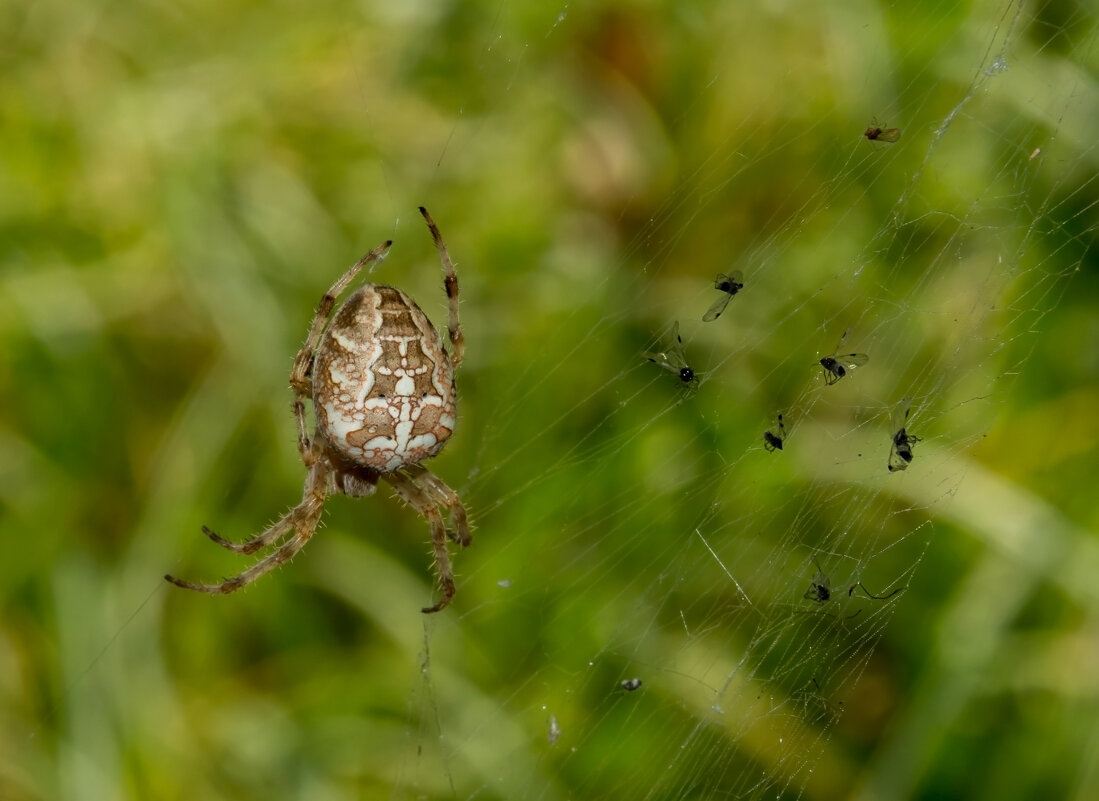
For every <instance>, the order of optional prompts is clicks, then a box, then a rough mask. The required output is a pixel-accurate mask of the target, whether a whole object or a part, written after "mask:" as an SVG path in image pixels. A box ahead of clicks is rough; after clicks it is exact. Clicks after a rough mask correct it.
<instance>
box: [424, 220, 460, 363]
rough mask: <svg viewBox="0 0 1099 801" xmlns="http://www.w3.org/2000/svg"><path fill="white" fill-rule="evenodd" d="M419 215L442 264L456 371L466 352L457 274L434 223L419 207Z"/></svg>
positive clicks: (448, 332) (451, 354)
mask: <svg viewBox="0 0 1099 801" xmlns="http://www.w3.org/2000/svg"><path fill="white" fill-rule="evenodd" d="M420 214H422V215H423V217H424V220H425V221H426V222H427V227H428V228H429V229H430V230H431V238H432V239H433V240H434V241H435V249H436V250H438V251H439V260H440V261H441V262H442V263H443V272H444V273H445V275H444V276H443V285H444V286H445V287H446V296H447V301H448V304H449V313H450V319H449V320H448V322H447V334H448V335H449V336H450V350H451V353H450V360H451V362H452V363H453V364H454V369H455V370H457V369H458V368H459V367H461V366H462V356H464V355H465V351H466V340H465V335H464V334H463V333H462V324H461V322H460V321H459V320H458V273H457V272H456V271H455V270H454V262H453V261H451V260H450V254H449V253H447V250H446V245H445V244H444V243H443V237H442V235H441V234H440V233H439V228H438V226H436V225H435V221H434V220H433V219H431V215H430V214H428V213H427V209H425V208H424V207H423V206H420Z"/></svg>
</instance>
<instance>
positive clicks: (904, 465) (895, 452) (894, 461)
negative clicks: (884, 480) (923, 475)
mask: <svg viewBox="0 0 1099 801" xmlns="http://www.w3.org/2000/svg"><path fill="white" fill-rule="evenodd" d="M911 400H912V399H911V398H905V399H904V400H902V401H901V404H900V406H898V407H897V414H896V417H895V419H894V420H893V446H892V447H891V448H890V449H889V472H890V473H895V472H897V471H898V470H906V469H908V465H910V464H911V463H912V446H913V445H915V444H916V443H917V442H919V441H920V438H919V437H917V436H914V435H912V434H909V433H908V431H907V429H906V428H905V427H906V426H907V425H908V413H909V412H910V411H911V406H910V405H909V404H910V402H911ZM901 409H904V412H903V413H902V412H901Z"/></svg>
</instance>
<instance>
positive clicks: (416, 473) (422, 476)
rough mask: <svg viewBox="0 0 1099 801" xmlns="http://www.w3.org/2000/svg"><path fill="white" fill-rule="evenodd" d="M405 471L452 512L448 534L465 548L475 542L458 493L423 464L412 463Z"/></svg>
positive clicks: (421, 487) (435, 499) (439, 503)
mask: <svg viewBox="0 0 1099 801" xmlns="http://www.w3.org/2000/svg"><path fill="white" fill-rule="evenodd" d="M405 472H406V473H408V475H409V477H410V478H411V479H412V481H413V482H414V483H415V484H416V486H417V487H419V488H420V489H422V490H424V491H426V492H427V493H429V494H430V495H431V499H432V500H433V501H435V503H437V504H438V505H440V506H445V507H446V508H447V511H448V512H449V513H450V528H448V529H447V532H446V535H447V537H449V538H450V539H451V540H453V541H454V542H456V543H458V544H459V545H461V546H462V547H463V548H465V547H466V546H468V545H469V544H470V543H472V542H473V535H472V534H470V533H469V520H468V517H467V515H466V507H465V506H463V505H462V499H461V498H459V497H458V493H457V492H455V491H454V490H452V489H451V488H450V487H449V486H447V484H446V482H444V481H443V480H442V479H441V478H439V477H438V476H437V475H435V474H434V473H432V472H431V471H430V470H428V469H427V468H426V467H423V466H421V465H412V466H410V467H407V468H405Z"/></svg>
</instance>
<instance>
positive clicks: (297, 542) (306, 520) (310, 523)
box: [164, 461, 329, 595]
mask: <svg viewBox="0 0 1099 801" xmlns="http://www.w3.org/2000/svg"><path fill="white" fill-rule="evenodd" d="M328 469H329V468H328V463H327V462H323V461H322V462H317V463H316V464H315V465H314V466H313V467H312V468H311V469H310V471H309V478H308V479H307V481H306V492H305V497H304V498H302V502H301V503H300V504H298V505H297V506H295V507H294V508H293V509H291V510H290V511H289V512H288V513H287V514H286V515H285V516H284V517H283V518H282V519H281V520H280V521H279V522H277V523H275V525H273V526H271V527H270V528H269V529H267V530H266V531H264V532H263V533H262V534H260V535H258V536H256V537H253V538H252V539H250V540H246V541H245V542H244V543H240V544H239V545H240V546H243V547H249V548H251V550H248V551H245V550H243V547H241V548H239V549H238V547H237V546H238V544H237V543H231V542H229V541H228V540H225V539H223V538H221V537H220V536H218V535H217V534H215V533H214V532H213V531H211V530H210V529H208V528H206V527H205V526H204V527H203V529H202V530H203V531H204V532H205V533H206V535H207V536H208V537H210V539H212V540H214V542H216V543H218V544H219V545H224V546H225V547H228V548H230V550H234V551H236V550H239V551H240V552H241V553H251V552H252V551H255V550H258V549H259V548H261V547H263V546H264V545H268V544H271V543H272V542H275V541H276V540H278V539H279V538H280V537H281V536H283V535H284V534H285V532H286V531H288V530H290V529H291V528H293V529H295V530H296V533H295V534H294V536H293V537H291V538H290V539H289V540H287V541H286V542H285V543H283V545H281V546H280V547H279V548H278V549H277V550H275V551H272V552H271V553H270V554H268V555H267V556H265V557H264V558H263V559H261V560H259V561H258V562H256V563H255V564H254V565H252V566H251V567H250V568H248V569H247V570H245V571H243V572H242V573H238V574H237V575H235V576H232V577H230V578H227V579H225V580H224V581H222V582H221V583H220V584H196V583H194V582H190V581H184V580H183V579H178V578H176V577H175V576H165V577H164V578H165V579H166V580H167V581H169V582H170V583H172V584H175V585H176V586H177V587H182V588H184V589H186V590H195V591H196V592H206V593H210V594H211V595H228V594H229V593H231V592H236V591H237V590H239V589H240V588H241V587H245V586H247V585H249V584H251V583H252V582H253V581H255V580H256V579H258V578H259V577H260V576H262V575H264V574H266V573H270V572H271V571H272V570H274V569H275V568H276V567H278V566H279V565H281V564H283V563H284V562H289V561H290V560H291V559H293V558H294V556H295V555H296V554H297V553H298V551H300V550H301V549H302V548H304V547H305V543H307V542H309V540H310V538H312V536H313V533H314V532H315V531H316V530H317V524H318V523H319V522H320V519H321V512H322V511H323V509H324V498H325V491H326V488H327V486H328ZM255 543H259V544H255ZM253 545H254V547H253Z"/></svg>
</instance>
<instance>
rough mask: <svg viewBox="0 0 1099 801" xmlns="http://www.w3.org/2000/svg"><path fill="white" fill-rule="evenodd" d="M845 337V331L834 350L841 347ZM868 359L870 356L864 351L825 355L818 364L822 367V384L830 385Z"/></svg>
mask: <svg viewBox="0 0 1099 801" xmlns="http://www.w3.org/2000/svg"><path fill="white" fill-rule="evenodd" d="M845 339H847V332H846V331H844V332H843V336H842V337H840V341H839V344H838V345H836V350H839V349H840V348H841V347H843V342H844V340H845ZM868 361H870V357H869V356H867V355H866V354H865V353H844V354H838V353H835V352H833V353H832V355H831V356H825V357H824V358H823V359H821V360H820V361H819V362H818V364H819V365H820V366H821V367H823V368H824V385H825V386H829V387H830V386H832V385H833V384H834V383H836V382H837V381H839V380H840V379H841V378H843V377H844V376H845V375H847V374H848V373H849V372H851V371H852V370H854V369H856V368H858V367H862V366H863V365H864V364H866V363H867V362H868Z"/></svg>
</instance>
